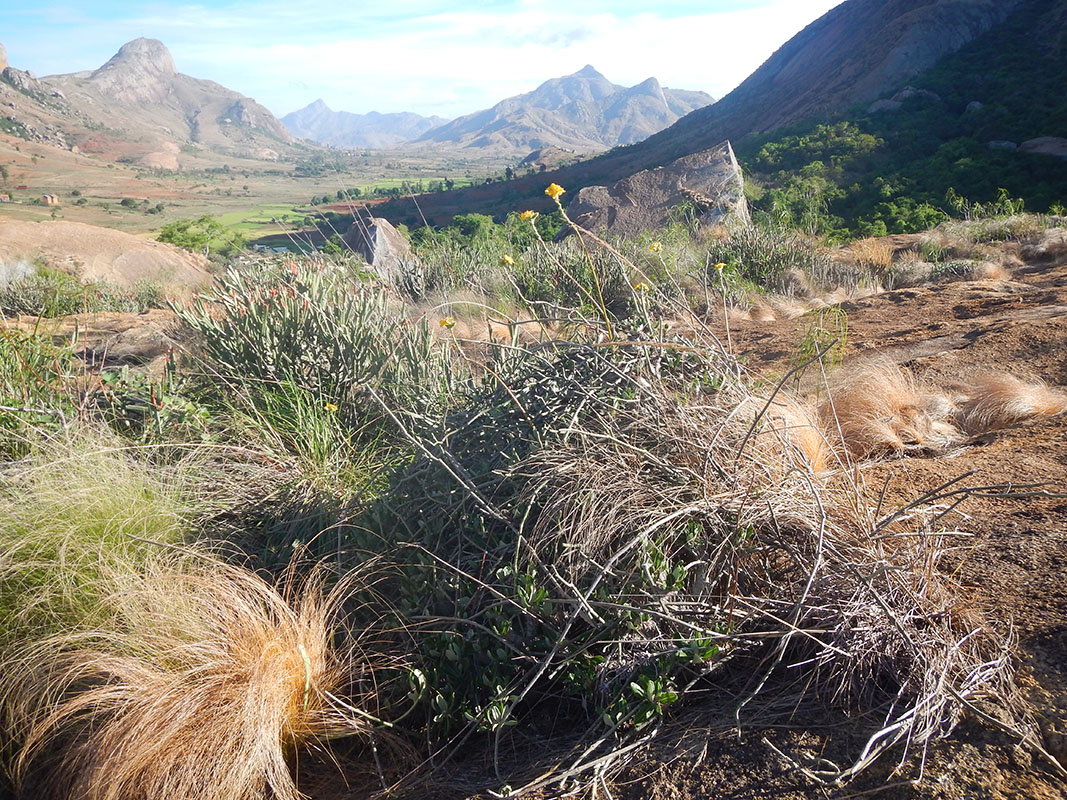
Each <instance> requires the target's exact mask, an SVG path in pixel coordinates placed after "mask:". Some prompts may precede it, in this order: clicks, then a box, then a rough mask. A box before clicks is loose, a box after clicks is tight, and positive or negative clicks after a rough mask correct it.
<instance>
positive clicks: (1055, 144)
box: [1019, 136, 1067, 158]
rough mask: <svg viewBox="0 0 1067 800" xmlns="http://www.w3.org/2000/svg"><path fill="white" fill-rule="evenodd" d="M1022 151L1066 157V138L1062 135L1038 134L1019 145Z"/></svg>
mask: <svg viewBox="0 0 1067 800" xmlns="http://www.w3.org/2000/svg"><path fill="white" fill-rule="evenodd" d="M1019 150H1020V151H1021V152H1023V153H1038V154H1040V155H1044V156H1056V157H1057V158H1067V139H1065V138H1063V137H1062V136H1039V137H1038V138H1036V139H1028V140H1027V141H1025V142H1023V143H1022V144H1021V145H1019Z"/></svg>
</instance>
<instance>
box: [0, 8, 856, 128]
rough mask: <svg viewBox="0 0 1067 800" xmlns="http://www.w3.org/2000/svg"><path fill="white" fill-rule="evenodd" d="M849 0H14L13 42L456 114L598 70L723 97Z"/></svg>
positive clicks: (17, 49)
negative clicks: (138, 44)
mask: <svg viewBox="0 0 1067 800" xmlns="http://www.w3.org/2000/svg"><path fill="white" fill-rule="evenodd" d="M840 2H841V0H704V2H693V1H692V0H690V2H678V1H677V0H661V2H659V3H653V2H650V1H649V0H644V2H634V1H633V0H588V1H586V0H482V1H481V2H451V3H448V2H441V1H440V0H372V1H371V2H367V0H326V2H318V3H314V4H310V3H303V2H299V0H236V1H233V0H204V1H203V2H200V3H180V2H151V0H149V1H148V2H133V3H127V2H117V1H116V0H91V1H89V2H51V0H0V43H2V44H3V45H4V46H5V47H6V48H7V55H8V61H9V62H10V63H11V64H12V66H15V67H18V68H20V69H28V70H31V71H33V72H35V73H36V74H37V75H38V76H43V75H53V74H57V73H64V72H78V71H81V70H86V69H95V68H97V67H99V66H101V65H102V64H104V63H105V62H106V61H107V60H108V59H109V58H110V57H111V56H112V55H114V53H115V52H116V51H117V50H118V49H119V47H121V46H122V45H123V44H124V43H125V42H127V41H130V40H131V39H136V38H137V37H139V36H145V37H148V38H153V39H159V40H161V41H162V42H163V43H164V44H165V45H166V46H167V48H168V49H169V50H170V52H171V54H172V55H173V57H174V61H175V64H176V65H177V68H178V71H179V72H184V73H185V74H187V75H192V76H193V77H197V78H207V79H210V80H213V81H216V82H217V83H221V84H222V85H223V86H226V87H228V88H230V89H234V90H236V91H239V92H241V93H243V94H245V95H248V96H250V97H253V98H255V99H256V100H258V101H259V102H260V103H262V104H264V105H265V106H267V108H269V109H270V110H271V111H273V112H274V113H275V115H277V116H282V115H284V114H287V113H289V112H290V111H295V110H297V109H299V108H302V107H304V106H305V105H307V104H309V103H311V102H312V101H314V100H316V99H318V98H321V99H323V100H325V101H326V103H327V105H329V106H330V107H331V108H332V109H334V110H335V111H352V112H356V113H366V112H368V111H379V112H382V113H386V112H394V111H414V112H416V113H418V114H423V115H426V116H429V115H431V114H436V115H438V116H442V117H448V118H452V117H456V116H459V115H461V114H468V113H471V112H473V111H477V110H480V109H483V108H488V107H490V106H492V105H493V104H495V103H497V102H498V101H500V100H502V99H504V98H505V97H510V96H512V95H515V94H519V93H522V92H528V91H531V90H533V89H535V88H536V87H537V86H538V85H539V84H540V83H542V82H543V81H545V80H547V79H549V78H555V77H559V76H561V75H568V74H570V73H572V72H577V71H578V70H580V69H581V68H582V67H584V66H585V65H586V64H591V65H592V66H594V67H596V69H597V70H599V71H600V72H601V73H602V74H603V75H605V76H606V77H607V78H609V79H610V80H611V81H613V82H614V83H617V84H622V85H625V86H632V85H634V84H636V83H640V82H641V81H643V80H645V79H646V78H649V77H655V78H657V79H659V81H660V83H662V84H663V85H664V86H669V87H671V88H675V89H700V90H703V91H705V92H708V93H709V94H711V95H713V96H714V97H716V98H720V97H723V96H724V95H725V94H727V93H728V92H729V91H730V90H731V89H733V88H734V87H735V86H737V85H738V84H739V83H740V82H741V81H743V80H744V79H745V78H746V77H748V75H749V74H750V73H752V72H753V71H754V70H755V69H756V68H757V67H758V66H759V65H760V64H762V63H763V62H764V61H765V60H766V59H767V58H768V57H769V56H770V55H771V54H772V53H773V52H774V51H775V50H776V49H777V48H778V47H780V46H781V45H782V44H784V43H785V42H786V41H788V40H789V39H790V38H791V37H792V36H793V35H794V34H796V33H797V32H798V31H800V30H801V29H802V28H803V27H804V26H805V25H807V24H809V23H811V22H813V21H814V20H816V19H818V18H819V17H820V16H822V15H823V14H824V13H826V12H827V11H829V10H830V9H831V8H833V7H834V6H836V5H838V4H839V3H840Z"/></svg>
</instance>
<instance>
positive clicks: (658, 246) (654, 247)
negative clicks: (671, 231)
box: [648, 242, 663, 253]
mask: <svg viewBox="0 0 1067 800" xmlns="http://www.w3.org/2000/svg"><path fill="white" fill-rule="evenodd" d="M662 249H663V244H662V243H661V242H653V243H652V244H650V245H649V246H648V252H650V253H658V252H659V251H660V250H662Z"/></svg>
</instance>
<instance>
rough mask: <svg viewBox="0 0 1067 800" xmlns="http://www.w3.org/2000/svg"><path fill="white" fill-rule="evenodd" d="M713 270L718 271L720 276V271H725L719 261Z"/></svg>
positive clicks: (724, 267)
mask: <svg viewBox="0 0 1067 800" xmlns="http://www.w3.org/2000/svg"><path fill="white" fill-rule="evenodd" d="M715 269H717V270H718V271H719V273H720V274H721V273H722V271H723V270H724V269H726V264H724V263H723V262H722V261H720V262H719V263H718V264H716V265H715Z"/></svg>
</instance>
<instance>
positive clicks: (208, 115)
mask: <svg viewBox="0 0 1067 800" xmlns="http://www.w3.org/2000/svg"><path fill="white" fill-rule="evenodd" d="M0 100H2V101H3V102H4V104H5V105H6V106H7V110H6V111H5V112H4V113H5V115H6V117H7V118H8V119H9V120H13V123H11V124H9V126H8V131H7V132H9V133H14V134H15V135H19V136H22V137H23V138H31V139H36V140H38V141H45V142H49V143H52V144H56V145H57V146H63V147H68V148H72V147H76V148H78V149H79V150H80V151H81V152H84V153H88V154H97V155H100V156H102V157H104V158H106V159H110V160H117V161H125V162H131V163H136V164H140V165H142V166H148V167H159V168H162V169H171V170H175V169H179V168H181V167H182V166H183V162H189V161H195V160H197V159H198V157H201V156H204V157H209V158H210V157H212V156H224V157H232V158H248V159H256V160H267V161H271V160H277V159H278V158H279V157H280V156H281V155H282V154H283V153H290V152H291V151H292V148H293V147H294V146H295V145H296V140H295V139H294V138H293V136H292V135H291V134H290V133H289V132H288V131H287V130H286V129H285V126H283V125H282V124H281V123H280V122H279V121H278V120H277V119H275V117H274V115H273V114H271V112H270V111H268V110H267V109H266V108H264V107H263V106H261V105H260V104H259V103H257V102H256V101H255V100H252V99H251V98H249V97H245V96H244V95H243V94H241V93H239V92H235V91H233V90H232V89H227V88H226V87H224V86H220V85H219V84H217V83H214V82H213V81H207V80H201V79H198V78H192V77H189V76H188V75H183V74H182V73H180V72H178V71H177V68H176V67H175V64H174V59H173V58H172V57H171V54H170V52H169V51H168V50H167V48H166V47H165V46H164V45H163V43H162V42H160V41H157V40H155V39H135V40H134V41H132V42H129V43H127V44H125V45H123V46H122V47H121V48H120V49H119V51H118V52H117V53H116V54H115V55H114V56H113V57H112V58H111V59H110V60H109V61H108V62H107V63H106V64H104V65H103V66H101V67H100V68H99V69H95V70H89V71H84V72H78V73H73V74H69V75H54V76H50V77H45V78H36V77H35V76H34V75H33V74H32V73H30V72H26V71H23V70H18V69H15V68H14V67H11V66H8V67H6V68H5V69H4V70H3V72H2V81H0Z"/></svg>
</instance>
